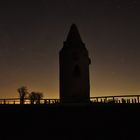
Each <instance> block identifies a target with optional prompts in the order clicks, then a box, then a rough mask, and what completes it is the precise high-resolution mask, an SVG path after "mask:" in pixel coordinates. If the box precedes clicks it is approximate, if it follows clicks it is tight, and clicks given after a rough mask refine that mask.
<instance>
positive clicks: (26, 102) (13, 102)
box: [0, 98, 60, 104]
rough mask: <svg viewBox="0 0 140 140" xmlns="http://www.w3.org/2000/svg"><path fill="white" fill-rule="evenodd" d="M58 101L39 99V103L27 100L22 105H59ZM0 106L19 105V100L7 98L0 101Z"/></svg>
mask: <svg viewBox="0 0 140 140" xmlns="http://www.w3.org/2000/svg"><path fill="white" fill-rule="evenodd" d="M59 102H60V100H59V99H40V100H39V101H31V100H29V99H25V100H24V104H56V103H59ZM0 104H20V99H19V98H7V99H0Z"/></svg>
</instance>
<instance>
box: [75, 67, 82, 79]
mask: <svg viewBox="0 0 140 140" xmlns="http://www.w3.org/2000/svg"><path fill="white" fill-rule="evenodd" d="M80 75H81V71H80V67H79V65H76V66H75V67H74V70H73V76H74V77H80Z"/></svg>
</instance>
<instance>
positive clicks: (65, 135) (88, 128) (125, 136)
mask: <svg viewBox="0 0 140 140" xmlns="http://www.w3.org/2000/svg"><path fill="white" fill-rule="evenodd" d="M0 122H1V125H0V128H1V131H0V132H1V138H2V139H4V140H7V139H8V140H10V139H19V140H20V139H21V140H22V139H24V140H26V139H32V140H33V139H39V140H42V139H44V140H48V139H49V140H51V139H60V140H61V139H65V140H73V139H77V140H80V139H85V140H88V139H93V140H129V139H131V140H135V139H137V140H139V139H140V105H139V104H93V105H0ZM3 137H4V138H3Z"/></svg>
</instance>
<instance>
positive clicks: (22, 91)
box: [17, 86, 28, 104]
mask: <svg viewBox="0 0 140 140" xmlns="http://www.w3.org/2000/svg"><path fill="white" fill-rule="evenodd" d="M17 91H18V93H19V98H20V104H24V102H25V98H26V96H27V95H28V91H27V87H25V86H22V87H20V88H18V89H17Z"/></svg>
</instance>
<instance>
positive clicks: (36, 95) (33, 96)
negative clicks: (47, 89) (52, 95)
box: [29, 91, 43, 104]
mask: <svg viewBox="0 0 140 140" xmlns="http://www.w3.org/2000/svg"><path fill="white" fill-rule="evenodd" d="M42 98H43V94H42V93H41V92H34V91H33V92H31V93H30V94H29V100H30V102H31V104H35V103H36V104H40V100H41V99H42Z"/></svg>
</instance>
